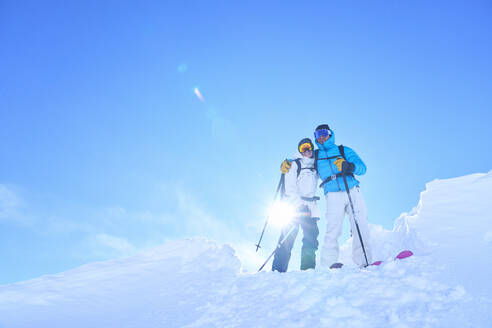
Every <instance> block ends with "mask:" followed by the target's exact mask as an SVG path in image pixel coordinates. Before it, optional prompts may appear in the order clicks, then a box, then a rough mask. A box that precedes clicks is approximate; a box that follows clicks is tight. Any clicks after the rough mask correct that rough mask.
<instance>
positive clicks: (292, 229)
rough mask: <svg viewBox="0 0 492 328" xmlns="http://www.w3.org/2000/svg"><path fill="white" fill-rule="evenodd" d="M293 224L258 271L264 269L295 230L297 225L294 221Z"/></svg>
mask: <svg viewBox="0 0 492 328" xmlns="http://www.w3.org/2000/svg"><path fill="white" fill-rule="evenodd" d="M291 224H292V227H291V228H290V230H289V232H287V234H286V235H285V236H284V238H282V240H280V241H279V242H278V244H277V247H275V250H274V251H273V252H272V254H270V256H269V257H268V258H267V259H266V260H265V263H263V265H262V266H261V267H260V268H259V269H258V272H260V271H261V269H263V268H264V267H265V265H266V264H267V263H268V261H270V259H271V258H272V256H273V255H274V254H275V252H276V251H277V249H279V248H280V247H282V244H283V243H284V242H285V240H286V239H287V237H289V236H290V234H291V233H292V231H294V228H295V227H296V225H295V224H294V223H291Z"/></svg>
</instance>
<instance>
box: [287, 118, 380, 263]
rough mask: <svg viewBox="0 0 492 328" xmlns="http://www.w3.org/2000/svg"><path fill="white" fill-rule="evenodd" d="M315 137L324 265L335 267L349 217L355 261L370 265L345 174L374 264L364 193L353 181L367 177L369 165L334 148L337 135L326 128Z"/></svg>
mask: <svg viewBox="0 0 492 328" xmlns="http://www.w3.org/2000/svg"><path fill="white" fill-rule="evenodd" d="M314 137H315V139H316V145H317V147H318V154H317V156H315V157H316V167H317V170H318V175H319V177H320V179H321V180H322V187H323V189H324V194H325V199H326V234H325V238H324V243H323V247H322V249H321V265H322V266H324V267H330V266H331V265H332V264H334V263H336V262H338V255H339V245H338V238H339V237H340V235H341V233H342V227H343V220H344V218H345V214H348V216H349V220H350V227H351V231H352V235H353V241H352V258H353V260H354V262H355V263H356V264H357V265H359V266H365V265H366V264H367V263H366V259H365V256H364V252H363V250H362V246H361V243H360V239H359V237H358V232H357V228H356V226H355V222H354V218H353V215H352V210H351V208H350V204H349V199H348V195H347V190H346V189H345V184H344V181H343V176H342V174H343V175H345V177H346V179H347V184H348V187H349V192H350V196H351V198H352V203H353V205H354V212H355V218H356V220H357V223H358V225H359V230H360V234H361V238H362V241H363V243H364V249H365V251H366V256H367V262H368V263H369V264H370V263H372V256H371V242H370V236H369V227H368V223H367V210H366V204H365V201H364V197H363V195H362V192H361V191H360V189H359V181H357V179H356V178H355V177H354V174H355V175H363V174H365V173H366V165H365V164H364V162H363V161H362V160H361V159H360V157H359V156H358V155H357V154H356V152H355V151H353V150H352V149H351V148H349V147H345V146H343V148H342V149H340V147H339V146H337V145H336V144H335V133H334V132H333V130H331V129H330V128H329V126H328V125H327V124H322V125H319V126H318V127H317V128H316V130H315V132H314ZM340 150H342V152H343V153H342V152H341V151H340ZM289 168H290V163H288V162H284V163H283V164H282V171H283V172H284V171H287V170H288V169H289Z"/></svg>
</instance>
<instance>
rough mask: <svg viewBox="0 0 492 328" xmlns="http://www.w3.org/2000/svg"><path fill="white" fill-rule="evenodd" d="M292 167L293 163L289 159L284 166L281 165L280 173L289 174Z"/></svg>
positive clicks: (284, 162)
mask: <svg viewBox="0 0 492 328" xmlns="http://www.w3.org/2000/svg"><path fill="white" fill-rule="evenodd" d="M291 166H292V163H291V162H290V161H289V160H288V159H286V160H285V161H283V162H282V165H280V171H281V172H282V174H286V173H287V172H289V170H290V167H291Z"/></svg>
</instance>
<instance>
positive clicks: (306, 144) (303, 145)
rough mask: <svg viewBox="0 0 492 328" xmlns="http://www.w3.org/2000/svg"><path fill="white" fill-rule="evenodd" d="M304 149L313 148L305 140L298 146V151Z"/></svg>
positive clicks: (303, 150) (302, 151)
mask: <svg viewBox="0 0 492 328" xmlns="http://www.w3.org/2000/svg"><path fill="white" fill-rule="evenodd" d="M306 150H313V147H312V146H311V144H310V143H308V142H305V143H303V144H302V145H300V146H299V152H301V153H304V152H305V151H306Z"/></svg>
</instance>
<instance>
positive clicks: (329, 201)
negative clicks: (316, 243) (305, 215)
mask: <svg viewBox="0 0 492 328" xmlns="http://www.w3.org/2000/svg"><path fill="white" fill-rule="evenodd" d="M325 199H326V233H325V238H324V242H323V248H322V249H321V265H322V266H324V267H330V265H332V264H333V263H335V262H337V261H338V253H339V246H338V238H339V237H340V235H341V234H342V227H343V219H344V218H345V206H346V199H347V196H346V195H344V193H343V192H328V193H327V194H326V195H325Z"/></svg>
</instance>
